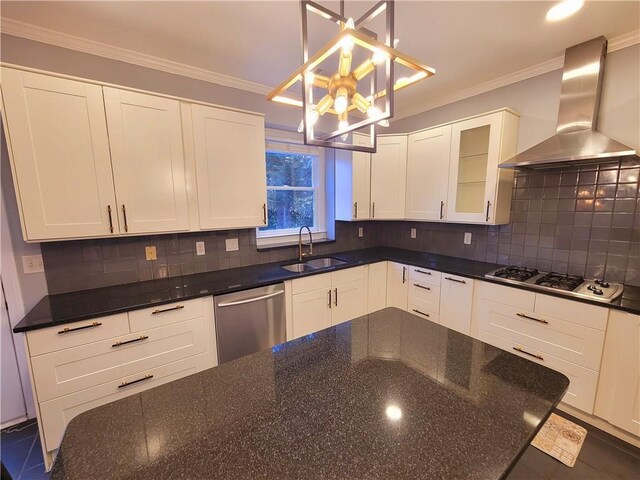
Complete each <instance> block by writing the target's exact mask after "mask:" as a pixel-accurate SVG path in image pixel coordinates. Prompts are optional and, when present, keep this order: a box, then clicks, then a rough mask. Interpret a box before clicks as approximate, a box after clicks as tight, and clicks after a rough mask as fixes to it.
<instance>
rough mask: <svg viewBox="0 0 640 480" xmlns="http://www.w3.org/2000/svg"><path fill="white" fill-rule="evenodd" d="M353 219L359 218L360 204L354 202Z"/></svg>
mask: <svg viewBox="0 0 640 480" xmlns="http://www.w3.org/2000/svg"><path fill="white" fill-rule="evenodd" d="M353 218H358V202H353Z"/></svg>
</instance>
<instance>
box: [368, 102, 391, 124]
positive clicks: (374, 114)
mask: <svg viewBox="0 0 640 480" xmlns="http://www.w3.org/2000/svg"><path fill="white" fill-rule="evenodd" d="M382 115H383V114H382V111H381V110H380V109H379V108H378V107H374V106H371V107H369V108H368V109H367V117H369V118H371V119H376V118H380V117H382ZM378 125H380V126H381V127H388V126H389V120H387V119H386V118H385V119H384V120H380V121H379V122H378Z"/></svg>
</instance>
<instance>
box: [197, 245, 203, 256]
mask: <svg viewBox="0 0 640 480" xmlns="http://www.w3.org/2000/svg"><path fill="white" fill-rule="evenodd" d="M196 255H204V242H196Z"/></svg>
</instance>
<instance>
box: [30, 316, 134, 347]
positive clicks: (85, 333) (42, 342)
mask: <svg viewBox="0 0 640 480" xmlns="http://www.w3.org/2000/svg"><path fill="white" fill-rule="evenodd" d="M127 333H129V321H128V318H127V314H126V313H120V314H118V315H110V316H108V317H100V318H93V319H90V320H83V321H81V322H74V323H66V324H64V325H60V326H57V327H50V328H43V329H41V330H36V331H33V332H27V342H28V343H29V354H30V356H32V357H34V356H36V355H41V354H43V353H48V352H55V351H56V350H62V349H64V348H71V347H76V346H78V345H84V344H85V343H91V342H97V341H100V340H104V339H105V338H112V337H117V336H119V335H126V334H127Z"/></svg>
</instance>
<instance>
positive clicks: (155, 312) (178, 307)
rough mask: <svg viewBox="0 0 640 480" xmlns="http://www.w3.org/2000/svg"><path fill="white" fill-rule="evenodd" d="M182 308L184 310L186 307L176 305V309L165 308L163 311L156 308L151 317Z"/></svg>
mask: <svg viewBox="0 0 640 480" xmlns="http://www.w3.org/2000/svg"><path fill="white" fill-rule="evenodd" d="M182 308H184V305H176V306H175V307H171V308H165V309H163V310H160V309H159V308H156V309H155V310H154V311H153V312H151V315H157V314H159V313H164V312H171V311H172V310H180V309H182Z"/></svg>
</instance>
